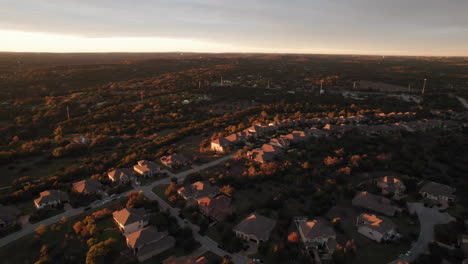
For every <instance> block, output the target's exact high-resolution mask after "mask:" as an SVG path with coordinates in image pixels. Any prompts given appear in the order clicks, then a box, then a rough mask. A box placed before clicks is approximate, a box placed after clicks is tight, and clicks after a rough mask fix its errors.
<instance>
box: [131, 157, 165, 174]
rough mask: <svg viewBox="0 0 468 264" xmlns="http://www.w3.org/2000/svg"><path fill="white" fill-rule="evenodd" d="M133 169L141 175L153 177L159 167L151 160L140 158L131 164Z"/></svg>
mask: <svg viewBox="0 0 468 264" xmlns="http://www.w3.org/2000/svg"><path fill="white" fill-rule="evenodd" d="M133 170H134V171H135V172H136V173H138V174H139V175H141V176H143V177H153V176H154V175H155V174H157V173H158V172H159V171H160V167H159V166H158V165H156V163H154V162H152V161H148V160H140V161H138V164H137V165H134V166H133Z"/></svg>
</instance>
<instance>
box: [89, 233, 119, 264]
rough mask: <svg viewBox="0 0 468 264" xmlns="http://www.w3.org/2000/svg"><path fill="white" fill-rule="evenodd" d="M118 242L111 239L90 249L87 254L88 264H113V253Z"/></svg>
mask: <svg viewBox="0 0 468 264" xmlns="http://www.w3.org/2000/svg"><path fill="white" fill-rule="evenodd" d="M116 244H117V240H115V239H114V238H109V239H107V240H106V241H102V242H100V243H97V244H95V245H93V246H92V247H90V248H89V250H88V253H87V254H86V264H105V263H112V262H113V261H112V256H113V255H114V254H112V251H114V250H115V246H116Z"/></svg>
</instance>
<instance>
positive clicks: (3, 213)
mask: <svg viewBox="0 0 468 264" xmlns="http://www.w3.org/2000/svg"><path fill="white" fill-rule="evenodd" d="M20 214H21V211H20V210H19V209H18V208H16V207H15V206H12V205H8V206H5V205H0V229H3V228H7V227H10V226H12V225H14V224H15V223H16V219H17V218H18V216H19V215H20Z"/></svg>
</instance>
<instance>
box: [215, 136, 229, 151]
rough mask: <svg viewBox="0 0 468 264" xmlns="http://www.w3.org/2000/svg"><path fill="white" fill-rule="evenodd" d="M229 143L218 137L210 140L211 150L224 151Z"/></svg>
mask: <svg viewBox="0 0 468 264" xmlns="http://www.w3.org/2000/svg"><path fill="white" fill-rule="evenodd" d="M230 145H231V143H230V142H229V141H227V140H226V139H225V138H218V139H215V140H213V141H211V150H212V151H217V152H225V151H226V150H227V148H228V147H229V146H230Z"/></svg>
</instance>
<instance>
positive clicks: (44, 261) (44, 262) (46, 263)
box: [34, 245, 54, 264]
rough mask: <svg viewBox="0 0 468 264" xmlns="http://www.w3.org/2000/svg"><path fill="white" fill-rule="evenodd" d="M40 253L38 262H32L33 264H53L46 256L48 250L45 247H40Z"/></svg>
mask: <svg viewBox="0 0 468 264" xmlns="http://www.w3.org/2000/svg"><path fill="white" fill-rule="evenodd" d="M40 252H41V255H40V257H39V260H38V261H36V262H34V264H52V263H54V262H53V261H52V258H51V257H50V256H49V255H48V253H49V248H48V247H47V245H42V247H41V251H40Z"/></svg>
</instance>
